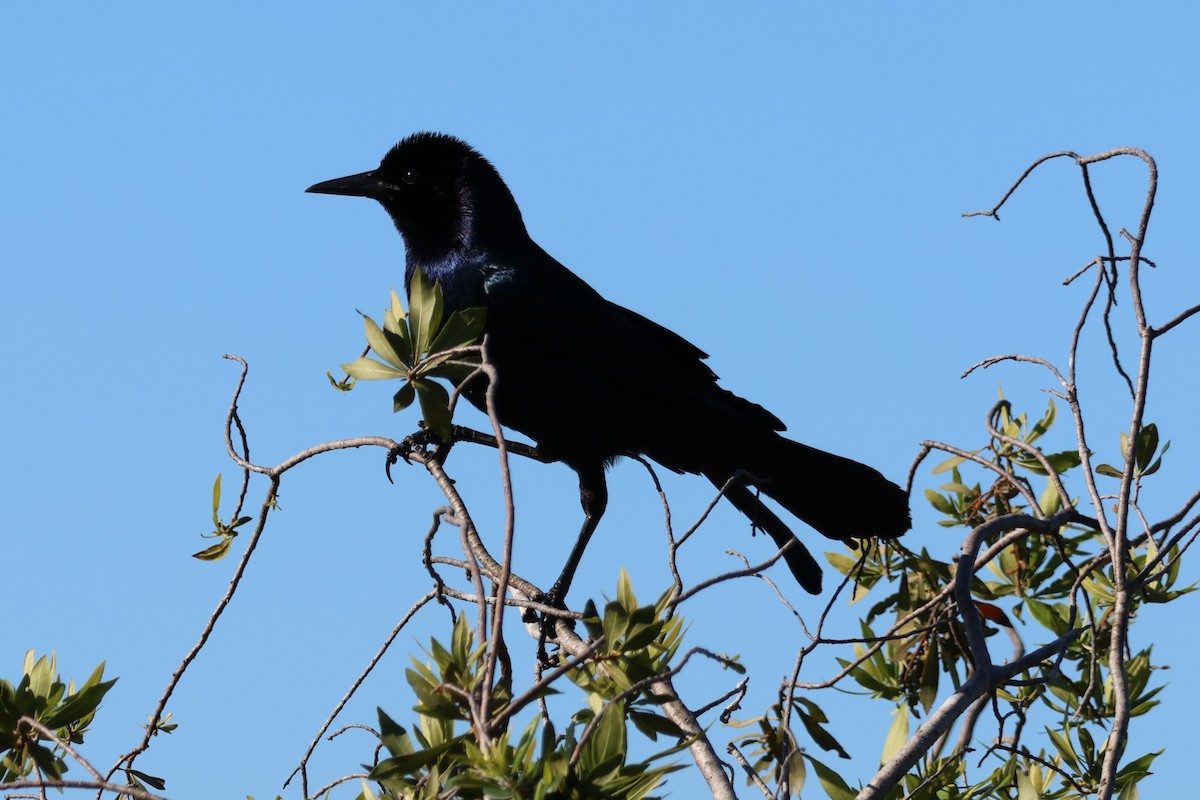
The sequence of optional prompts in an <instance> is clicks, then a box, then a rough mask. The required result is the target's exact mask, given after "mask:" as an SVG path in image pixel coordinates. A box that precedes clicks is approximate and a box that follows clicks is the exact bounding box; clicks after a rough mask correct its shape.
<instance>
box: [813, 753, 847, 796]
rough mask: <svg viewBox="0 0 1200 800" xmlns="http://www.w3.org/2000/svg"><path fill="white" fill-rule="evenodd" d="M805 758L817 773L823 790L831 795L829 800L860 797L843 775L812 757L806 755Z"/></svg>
mask: <svg viewBox="0 0 1200 800" xmlns="http://www.w3.org/2000/svg"><path fill="white" fill-rule="evenodd" d="M804 758H806V759H807V760H808V763H810V764H812V765H813V769H815V770H816V771H817V780H818V781H820V782H821V788H822V789H824V790H825V794H827V795H829V800H854V798H855V797H856V796H857V795H858V792H856V791H854V790H853V789H851V788H850V787H849V786H847V785H846V781H844V780H843V779H842V776H841V775H838V774H837V773H836V772H834V771H833V770H831V769H830V768H829V767H827V766H825V765H824V764H822V763H821V762H820V761H817V760H816V759H815V758H813V757H812V756H810V755H805V756H804Z"/></svg>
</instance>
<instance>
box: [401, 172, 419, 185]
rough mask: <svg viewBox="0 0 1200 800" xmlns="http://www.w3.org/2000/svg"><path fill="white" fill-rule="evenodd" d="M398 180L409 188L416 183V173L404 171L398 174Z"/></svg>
mask: <svg viewBox="0 0 1200 800" xmlns="http://www.w3.org/2000/svg"><path fill="white" fill-rule="evenodd" d="M400 180H402V181H403V182H404V183H406V184H408V185H409V186H412V185H413V184H414V183H416V182H417V173H416V171H415V170H411V169H406V170H404V172H402V173H400Z"/></svg>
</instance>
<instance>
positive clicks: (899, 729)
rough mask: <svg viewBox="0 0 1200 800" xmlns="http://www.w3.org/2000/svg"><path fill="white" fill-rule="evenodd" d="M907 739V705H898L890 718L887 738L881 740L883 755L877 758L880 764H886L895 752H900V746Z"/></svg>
mask: <svg viewBox="0 0 1200 800" xmlns="http://www.w3.org/2000/svg"><path fill="white" fill-rule="evenodd" d="M907 741H908V707H907V706H900V707H899V708H897V709H896V711H895V717H894V719H893V720H892V725H891V727H890V728H888V735H887V739H885V740H884V742H883V755H882V756H880V758H879V763H880V764H886V763H887V762H889V761H891V760H892V758H894V757H895V755H896V753H898V752H900V748H901V747H903V746H904V743H905V742H907Z"/></svg>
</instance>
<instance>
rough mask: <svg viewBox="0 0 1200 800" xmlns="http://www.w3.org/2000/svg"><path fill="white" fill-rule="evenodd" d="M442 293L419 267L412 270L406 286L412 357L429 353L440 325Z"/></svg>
mask: <svg viewBox="0 0 1200 800" xmlns="http://www.w3.org/2000/svg"><path fill="white" fill-rule="evenodd" d="M442 308H443V300H442V292H441V289H440V288H439V287H438V286H437V285H436V284H434V283H431V282H430V281H429V278H427V277H426V276H425V271H424V270H423V269H421V268H420V267H417V269H415V270H413V276H412V280H411V281H410V282H409V284H408V312H409V320H408V321H409V325H410V326H411V328H412V337H413V339H412V345H413V355H414V356H416V357H418V358H419V357H420V356H422V355H424V354H425V353H428V352H429V346H430V345H431V344H432V343H433V338H434V336H435V334H436V333H437V330H438V328H439V327H441V324H442Z"/></svg>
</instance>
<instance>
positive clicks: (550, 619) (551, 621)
mask: <svg viewBox="0 0 1200 800" xmlns="http://www.w3.org/2000/svg"><path fill="white" fill-rule="evenodd" d="M565 594H566V593H565V592H563V591H562V590H561V589H560V588H559V586H558V585H557V584H555V585H554V587H553V588H551V589H550V591H549V592H544V593H542V594H538V595H535V596H534V597H532V598H530V599H532V600H533V602H535V603H538V604H540V605H543V606H549V607H550V608H554V609H558V610H559V611H566V610H567V605H566V603H565V602H564V600H563V595H565ZM521 621H522V622H524V623H525V624H527V625H537V626H538V660H539V661H540V662H541V663H542V664H543V665H545V666H552V665H553V664H554V663H555V658H554V657H553V656H551V655H549V654H547V652H546V644H547V642H554V641H555V640H557V639H558V632H557V628H558V624H559V622H565V623H566V624H567V625H568V626H570V627H574V621H573V620H572V619H571V618H570V617H567V616H565V615H558V614H554V613H550V612H546V611H543V612H540V613H539V612H538V611H537V610H535V609H532V608H527V609H525V611H524V612H523V613H522V614H521Z"/></svg>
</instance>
